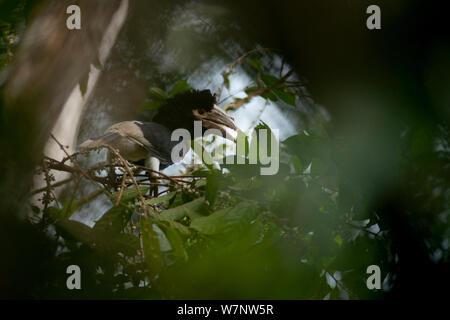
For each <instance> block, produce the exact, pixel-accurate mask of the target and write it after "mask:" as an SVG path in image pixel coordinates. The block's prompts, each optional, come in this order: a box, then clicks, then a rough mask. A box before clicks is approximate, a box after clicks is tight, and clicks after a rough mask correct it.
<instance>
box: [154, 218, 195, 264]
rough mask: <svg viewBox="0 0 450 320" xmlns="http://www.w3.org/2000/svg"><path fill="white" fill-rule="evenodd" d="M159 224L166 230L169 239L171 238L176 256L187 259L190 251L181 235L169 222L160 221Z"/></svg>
mask: <svg viewBox="0 0 450 320" xmlns="http://www.w3.org/2000/svg"><path fill="white" fill-rule="evenodd" d="M158 226H159V227H160V228H161V229H162V230H163V231H164V233H165V235H166V237H167V239H168V240H169V242H170V245H171V246H172V250H173V254H174V256H175V257H177V258H180V259H183V260H185V261H187V259H188V253H187V251H186V248H185V246H184V241H183V238H182V237H181V235H180V234H179V233H178V232H177V231H176V230H174V229H173V228H172V226H171V225H169V224H167V223H164V222H159V223H158Z"/></svg>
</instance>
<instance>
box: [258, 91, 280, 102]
mask: <svg viewBox="0 0 450 320" xmlns="http://www.w3.org/2000/svg"><path fill="white" fill-rule="evenodd" d="M261 97H263V98H264V99H269V100H271V101H274V102H275V101H278V97H277V96H276V95H275V94H274V93H273V92H272V91H269V92H266V93H263V94H262V95H261Z"/></svg>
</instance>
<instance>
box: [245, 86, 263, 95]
mask: <svg viewBox="0 0 450 320" xmlns="http://www.w3.org/2000/svg"><path fill="white" fill-rule="evenodd" d="M258 90H261V88H259V87H254V86H253V87H248V88H245V93H246V94H250V93H252V92H255V91H258Z"/></svg>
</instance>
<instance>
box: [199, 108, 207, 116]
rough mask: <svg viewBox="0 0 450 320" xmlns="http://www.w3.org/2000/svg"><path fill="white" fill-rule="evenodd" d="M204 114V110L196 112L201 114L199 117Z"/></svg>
mask: <svg viewBox="0 0 450 320" xmlns="http://www.w3.org/2000/svg"><path fill="white" fill-rule="evenodd" d="M205 112H206V111H205V109H200V110H198V113H199V114H201V115H203V114H204V113H205Z"/></svg>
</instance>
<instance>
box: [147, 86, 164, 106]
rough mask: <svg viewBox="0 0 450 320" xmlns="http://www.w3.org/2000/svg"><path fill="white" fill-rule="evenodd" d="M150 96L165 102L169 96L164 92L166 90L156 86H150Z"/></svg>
mask: <svg viewBox="0 0 450 320" xmlns="http://www.w3.org/2000/svg"><path fill="white" fill-rule="evenodd" d="M150 96H151V97H152V98H153V99H155V100H157V101H162V102H164V101H165V100H166V99H167V98H168V97H167V94H166V93H165V92H164V90H162V89H160V88H156V87H152V88H150Z"/></svg>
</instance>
